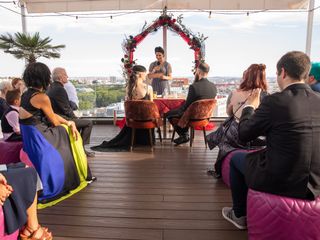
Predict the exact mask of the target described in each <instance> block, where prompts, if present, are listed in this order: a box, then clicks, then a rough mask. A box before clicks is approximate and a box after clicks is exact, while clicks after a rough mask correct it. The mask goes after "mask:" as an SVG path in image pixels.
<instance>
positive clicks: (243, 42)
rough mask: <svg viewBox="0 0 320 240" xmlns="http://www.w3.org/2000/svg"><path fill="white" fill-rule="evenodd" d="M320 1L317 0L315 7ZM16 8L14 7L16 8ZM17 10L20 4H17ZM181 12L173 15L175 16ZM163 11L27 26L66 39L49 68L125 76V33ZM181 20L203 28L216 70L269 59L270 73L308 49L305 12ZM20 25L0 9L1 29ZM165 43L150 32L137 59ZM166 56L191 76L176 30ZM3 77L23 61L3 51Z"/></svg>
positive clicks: (237, 71)
mask: <svg viewBox="0 0 320 240" xmlns="http://www.w3.org/2000/svg"><path fill="white" fill-rule="evenodd" d="M318 5H320V0H317V1H316V6H318ZM13 8H14V7H13ZM15 10H17V11H19V9H15ZM178 15H180V13H177V14H174V16H175V17H177V16H178ZM158 16H159V13H158V12H156V13H143V14H129V15H126V16H122V17H114V18H113V19H112V20H111V19H110V18H106V19H91V18H90V19H81V18H79V19H78V20H76V18H75V17H74V18H70V17H45V18H43V17H42V18H28V19H27V24H28V30H29V31H30V32H35V31H39V32H40V34H41V36H43V37H45V36H49V37H50V38H52V39H53V44H66V46H67V47H66V49H64V50H62V52H61V54H62V57H61V59H55V60H46V59H40V61H42V62H44V63H46V64H48V66H49V67H50V68H54V67H56V66H64V67H66V68H67V69H68V72H69V76H109V75H116V76H120V75H121V67H120V59H121V58H122V56H123V52H122V47H121V44H122V42H123V39H124V37H125V35H135V34H138V33H139V32H140V31H141V28H142V26H143V25H144V23H145V21H147V22H148V24H150V23H151V22H152V21H153V20H155V19H156V18H157V17H158ZM183 16H184V19H183V23H184V24H185V25H186V26H187V27H188V28H190V29H192V31H193V32H195V33H196V32H200V33H203V34H204V35H205V36H208V37H209V38H208V39H207V41H206V61H207V62H208V63H209V64H210V65H211V66H212V69H213V71H212V73H211V74H212V75H219V76H241V74H242V72H243V70H244V69H245V68H246V67H247V66H249V65H250V64H251V63H254V62H258V63H260V62H261V63H266V64H267V71H268V74H269V75H271V76H274V75H275V70H274V69H275V64H276V61H277V60H278V59H279V57H280V56H281V55H282V54H284V53H285V52H287V51H290V50H302V51H304V49H305V38H306V24H307V15H306V13H297V12H296V13H292V12H290V13H259V14H250V15H249V17H247V16H246V14H245V13H244V14H242V15H219V14H213V15H212V18H211V19H209V18H208V13H184V14H183ZM316 26H320V10H317V11H316V12H315V17H314V31H313V49H312V56H311V58H312V59H313V60H314V61H320V57H319V54H317V53H319V52H320V44H319V42H320V30H319V27H316ZM20 30H21V19H20V17H19V15H16V14H14V13H11V12H8V11H6V10H4V9H2V8H0V33H4V32H11V33H13V32H16V31H20ZM161 45H162V34H161V31H158V32H157V33H155V34H152V35H150V36H148V37H147V38H146V39H145V40H144V41H143V42H142V43H141V44H140V45H139V46H138V47H137V49H136V52H135V58H136V59H138V63H139V64H143V65H145V66H146V67H148V66H149V64H150V62H151V61H154V53H153V51H154V47H155V46H161ZM168 61H169V62H170V63H171V64H172V66H173V70H174V72H173V74H174V75H175V76H190V75H191V68H192V65H193V63H192V62H193V51H192V50H190V49H188V46H187V44H186V43H185V42H184V41H183V40H182V39H181V38H180V37H178V36H177V35H176V34H173V33H171V32H169V33H168ZM0 63H1V71H0V76H9V75H10V76H12V75H16V76H18V75H21V73H22V71H23V67H24V64H23V61H20V60H16V59H14V58H13V57H12V56H11V55H8V54H4V53H3V52H0Z"/></svg>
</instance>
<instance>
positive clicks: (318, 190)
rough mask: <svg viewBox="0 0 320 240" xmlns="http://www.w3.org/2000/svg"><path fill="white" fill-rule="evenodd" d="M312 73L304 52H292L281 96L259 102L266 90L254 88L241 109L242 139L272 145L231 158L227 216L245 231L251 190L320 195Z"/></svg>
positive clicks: (282, 64)
mask: <svg viewBox="0 0 320 240" xmlns="http://www.w3.org/2000/svg"><path fill="white" fill-rule="evenodd" d="M309 71H310V59H309V57H308V56H307V55H306V54H305V53H303V52H298V51H293V52H288V53H287V54H285V55H284V56H282V57H281V58H280V60H279V61H278V63H277V82H278V85H279V88H280V90H281V92H278V93H274V94H271V95H269V96H266V97H265V98H264V99H263V100H262V102H261V104H260V92H261V89H255V90H254V91H253V94H252V95H251V96H250V97H249V98H248V100H247V103H246V106H244V108H243V110H242V115H241V118H240V122H239V138H240V140H241V141H244V142H248V141H250V140H253V139H255V138H256V137H258V136H261V135H264V136H266V141H267V147H266V148H265V149H263V150H260V151H256V152H252V153H237V154H235V155H234V156H233V157H232V158H231V162H230V183H231V192H232V200H233V207H230V208H229V207H225V208H223V209H222V215H223V217H224V218H225V219H226V220H228V221H229V222H231V223H233V224H234V225H235V226H236V227H238V228H240V229H245V228H246V205H247V192H248V187H249V188H251V189H254V190H257V191H262V192H267V193H271V194H276V195H282V196H287V197H292V198H300V199H309V200H314V199H315V198H316V197H317V196H319V195H320V95H319V94H318V93H316V92H314V91H312V89H311V88H310V87H309V86H308V85H307V84H305V82H306V80H307V78H308V74H309Z"/></svg>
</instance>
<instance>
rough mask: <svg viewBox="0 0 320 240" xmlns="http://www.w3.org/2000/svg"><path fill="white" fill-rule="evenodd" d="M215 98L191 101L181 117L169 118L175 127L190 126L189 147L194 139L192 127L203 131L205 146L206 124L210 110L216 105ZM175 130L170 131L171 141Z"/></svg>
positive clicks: (210, 113) (208, 120) (209, 116)
mask: <svg viewBox="0 0 320 240" xmlns="http://www.w3.org/2000/svg"><path fill="white" fill-rule="evenodd" d="M216 102H217V101H216V100H215V99H203V100H198V101H195V102H193V103H192V104H191V105H190V106H189V107H188V109H187V110H186V111H185V112H184V114H183V115H182V117H181V118H171V119H170V123H171V124H172V125H173V126H174V127H175V126H176V125H178V126H179V127H181V128H185V127H190V147H192V144H193V140H194V129H195V128H196V127H197V128H200V129H202V131H203V137H204V143H205V146H206V148H207V139H206V126H207V125H208V124H209V122H210V118H211V116H212V112H213V110H214V109H215V107H216ZM174 135H175V131H173V133H172V138H171V141H173V139H174Z"/></svg>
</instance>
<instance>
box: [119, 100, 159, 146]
mask: <svg viewBox="0 0 320 240" xmlns="http://www.w3.org/2000/svg"><path fill="white" fill-rule="evenodd" d="M124 107H125V114H126V125H127V126H128V127H131V128H132V135H131V146H130V149H131V151H132V149H133V144H134V140H135V132H136V129H149V141H150V146H151V150H152V151H153V139H152V129H154V128H157V129H158V133H159V138H160V142H161V143H162V137H161V130H160V126H162V118H161V117H160V114H159V110H158V108H157V105H156V104H155V103H154V102H152V101H149V100H129V101H126V102H125V103H124Z"/></svg>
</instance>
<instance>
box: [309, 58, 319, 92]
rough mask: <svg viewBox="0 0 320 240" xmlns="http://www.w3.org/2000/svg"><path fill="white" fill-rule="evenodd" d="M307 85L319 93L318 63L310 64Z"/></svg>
mask: <svg viewBox="0 0 320 240" xmlns="http://www.w3.org/2000/svg"><path fill="white" fill-rule="evenodd" d="M308 83H309V85H310V87H311V88H312V90H313V91H316V92H320V62H316V63H312V66H311V70H310V74H309V79H308Z"/></svg>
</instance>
